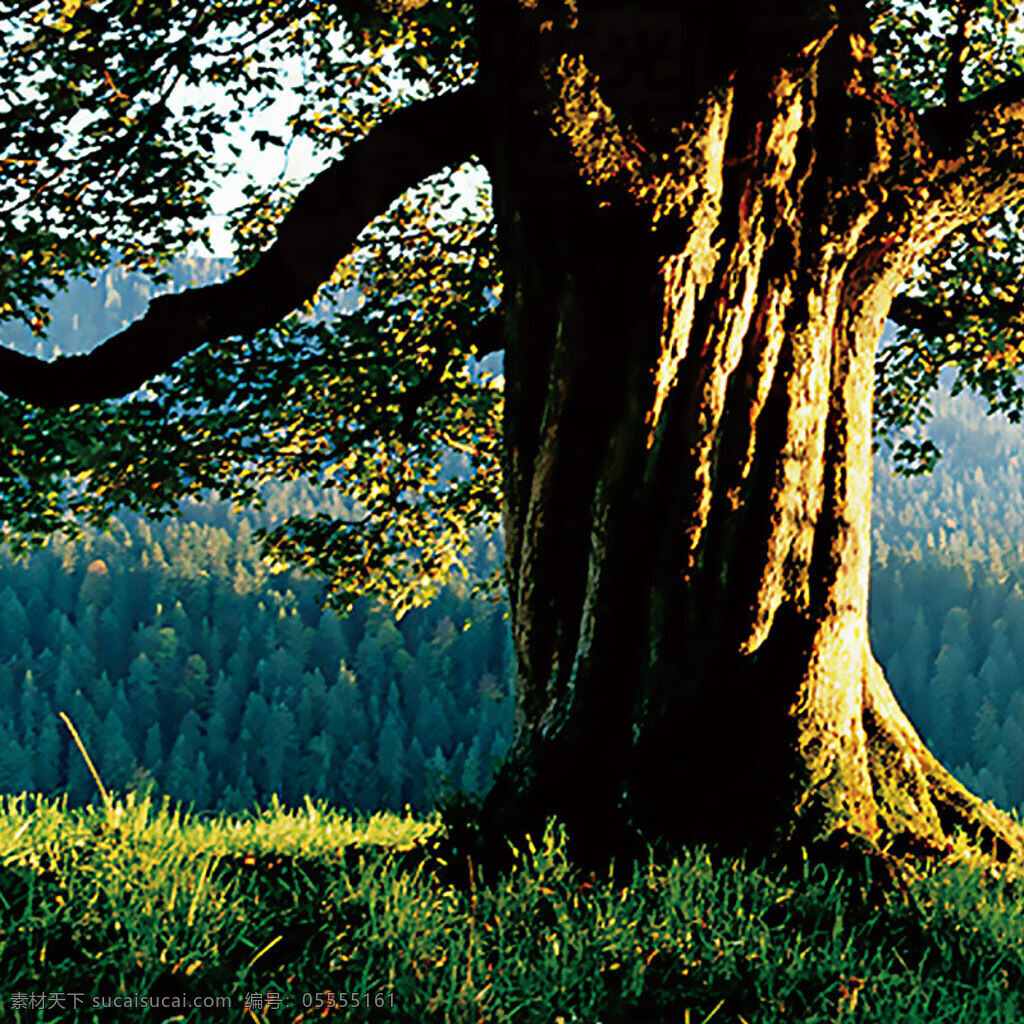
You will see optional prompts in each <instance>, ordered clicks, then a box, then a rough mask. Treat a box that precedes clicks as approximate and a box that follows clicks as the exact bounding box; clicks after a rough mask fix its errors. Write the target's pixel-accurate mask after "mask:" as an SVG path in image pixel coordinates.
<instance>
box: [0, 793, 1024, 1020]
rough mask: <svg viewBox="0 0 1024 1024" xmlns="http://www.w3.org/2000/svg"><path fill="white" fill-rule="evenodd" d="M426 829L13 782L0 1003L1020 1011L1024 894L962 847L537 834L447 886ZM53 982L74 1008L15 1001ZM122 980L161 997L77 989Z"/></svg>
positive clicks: (314, 810) (566, 1016) (0, 936)
mask: <svg viewBox="0 0 1024 1024" xmlns="http://www.w3.org/2000/svg"><path fill="white" fill-rule="evenodd" d="M442 831H443V830H442V827H441V824H440V822H438V821H436V820H434V821H421V820H417V819H414V818H412V817H409V816H405V817H401V816H394V815H385V814H382V815H375V816H373V817H371V818H368V819H358V818H352V817H350V816H348V815H346V814H344V813H342V812H339V811H337V810H334V809H331V808H329V807H326V806H324V805H322V804H321V805H317V804H312V803H307V804H306V806H304V807H302V808H299V809H287V808H284V807H281V806H279V805H273V806H271V807H270V808H268V809H267V810H265V811H262V812H256V813H253V814H251V815H243V816H234V817H229V816H210V815H203V816H197V815H192V814H189V813H186V812H184V811H182V810H181V809H179V808H175V807H173V806H171V805H169V804H168V803H166V802H163V803H153V802H151V801H150V800H149V799H147V798H142V797H138V796H136V795H134V794H128V795H127V796H121V797H118V796H115V797H113V798H112V799H111V802H110V804H109V806H99V807H92V808H83V809H77V810H73V809H69V808H67V806H66V805H65V804H64V803H63V802H61V801H54V800H45V799H36V798H27V797H14V798H8V799H6V800H4V801H2V802H0V865H2V867H0V995H2V997H3V1008H2V1010H0V1020H5V1021H6V1020H11V1021H30V1020H31V1021H37V1020H46V1021H60V1020H67V1021H76V1022H86V1021H94V1020H95V1021H100V1020H113V1019H117V1020H129V1021H135V1020H140V1021H166V1020H182V1021H230V1020H249V1021H275V1022H276V1021H290V1022H295V1021H312V1020H318V1019H321V1018H323V1017H325V1016H326V1018H327V1019H330V1020H351V1021H366V1020H388V1021H410V1022H411V1021H416V1022H429V1021H438V1022H440V1021H452V1022H456V1021H458V1022H464V1021H465V1022H469V1021H474V1022H476V1021H484V1022H488V1024H489V1022H492V1021H493V1022H506V1021H507V1022H513V1021H524V1022H533V1021H537V1022H545V1024H556V1022H557V1021H559V1020H562V1021H563V1022H565V1024H568V1022H570V1021H576V1022H587V1024H595V1022H599V1021H600V1022H602V1024H615V1022H622V1021H627V1020H628V1021H631V1022H638V1024H639V1022H647V1021H650V1022H656V1021H664V1022H668V1021H672V1022H674V1024H675V1022H679V1024H725V1022H735V1024H739V1022H741V1021H746V1022H747V1024H773V1022H794V1024H796V1022H800V1024H833V1022H844V1024H845V1022H854V1021H856V1022H874V1021H878V1022H879V1024H881V1022H883V1021H885V1022H891V1021H900V1022H920V1024H937V1022H944V1021H949V1022H954V1021H962V1022H964V1024H979V1022H985V1024H990V1022H993V1024H998V1022H1007V1024H1009V1022H1011V1021H1013V1022H1019V1021H1020V1020H1024V1002H1022V999H1021V997H1020V995H1019V994H1018V993H1019V991H1020V989H1021V983H1022V979H1024V897H1022V896H1021V894H1020V893H1019V892H1018V890H1017V889H1016V888H1015V885H1014V883H1012V882H1008V881H1006V880H1004V879H1002V878H999V877H994V876H993V875H992V873H991V871H990V870H988V869H987V868H986V867H984V866H983V865H980V864H979V865H975V866H970V865H963V864H961V865H937V866H935V867H932V868H930V869H928V870H926V871H924V872H923V874H922V877H921V878H920V879H919V880H918V881H917V882H915V883H913V885H911V886H910V888H909V890H908V891H906V892H900V891H898V890H897V889H896V888H893V887H890V888H888V889H886V888H884V887H882V888H879V887H878V886H873V885H868V884H866V883H865V882H864V879H861V880H860V882H858V883H856V884H855V883H854V882H853V881H851V880H850V879H849V878H847V877H846V876H844V875H842V874H840V873H839V872H838V871H836V870H830V869H826V868H825V867H823V866H821V865H814V864H813V863H811V862H806V863H805V864H804V865H803V866H802V867H798V868H796V869H791V870H789V871H787V872H780V871H779V870H776V869H767V868H763V867H760V866H756V865H755V866H750V865H746V864H744V863H743V862H742V861H740V860H735V859H723V858H718V857H715V856H713V855H711V854H710V853H708V852H707V851H705V850H685V851H682V852H681V853H680V855H679V856H678V857H677V858H675V859H672V860H668V861H660V860H657V859H655V858H653V857H651V858H648V859H647V860H646V861H643V862H640V863H637V864H630V865H628V866H627V865H619V866H617V867H616V868H614V869H612V870H609V871H608V872H607V873H603V874H601V875H599V876H594V875H590V874H583V873H581V872H579V871H577V870H576V869H575V867H574V866H573V864H572V863H571V861H570V860H569V859H568V857H567V854H566V844H565V840H564V837H563V835H562V833H561V832H560V830H559V829H557V828H551V829H549V830H548V831H547V832H546V834H545V835H544V836H540V837H536V838H535V839H526V840H522V841H519V842H518V843H517V852H516V859H515V865H514V867H513V868H512V870H511V871H510V872H507V873H505V874H502V875H500V876H496V877H488V876H487V875H486V874H484V875H482V876H481V873H480V872H479V871H476V872H474V874H473V882H472V884H471V885H469V884H462V885H461V886H456V885H454V884H452V883H451V882H450V881H448V880H446V877H445V873H444V867H443V865H441V864H439V862H438V861H437V860H436V858H435V855H434V854H435V852H436V851H435V850H434V844H435V842H436V840H437V839H438V838H439V836H440V835H441V833H442ZM55 991H64V992H68V993H74V992H77V993H80V994H81V997H82V999H83V1001H84V1005H82V1006H80V1007H79V1008H78V1009H77V1010H71V1009H67V1010H65V1011H61V1010H60V1009H58V1008H52V1009H48V1010H43V1011H40V1010H36V1009H31V1008H29V1007H28V1006H22V1004H23V1003H25V1002H27V999H28V997H29V996H31V995H32V994H36V995H38V994H41V993H53V992H55ZM342 993H346V995H345V997H344V1001H345V1002H348V1003H349V1004H350V1005H348V1006H346V1007H342V1006H340V1005H334V1006H329V1005H328V1004H329V1003H330V1002H332V1001H333V1002H334V1003H335V1004H338V1003H340V1002H341V1001H343V1000H342ZM16 995H20V998H19V999H18V1000H15V996H16ZM124 996H128V997H132V998H135V999H136V1000H137V999H138V997H140V996H146V997H150V998H152V997H161V998H167V999H169V1000H178V1002H177V1003H174V1004H173V1005H172V1004H170V1003H169V1004H168V1006H171V1008H167V1007H161V1008H152V1007H148V1008H147V1007H143V1006H140V1005H136V1006H134V1007H132V1008H130V1009H120V1010H117V1011H113V1010H110V1009H102V1008H101V1009H95V1008H93V1007H92V1005H91V1004H92V1000H93V998H94V997H95V998H97V999H104V1000H109V999H110V998H111V997H124ZM247 996H248V1001H249V1004H250V1006H249V1008H247V1007H246V1005H245V1002H246V997H247ZM356 996H358V999H356V998H355V997H356ZM186 997H187V998H188V999H194V998H206V997H210V998H213V997H220V998H222V999H224V1000H227V1004H226V1005H222V1006H221V1007H220V1008H212V1007H210V1008H203V1009H200V1008H193V1007H190V1006H186V1005H185V1004H184V1003H183V1001H182V1000H183V999H184V998H186ZM278 1001H279V1002H278ZM15 1003H17V1006H18V1007H21V1008H16V1005H15ZM352 1003H357V1005H351V1004H352Z"/></svg>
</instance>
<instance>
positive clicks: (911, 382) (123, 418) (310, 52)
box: [0, 0, 1024, 607]
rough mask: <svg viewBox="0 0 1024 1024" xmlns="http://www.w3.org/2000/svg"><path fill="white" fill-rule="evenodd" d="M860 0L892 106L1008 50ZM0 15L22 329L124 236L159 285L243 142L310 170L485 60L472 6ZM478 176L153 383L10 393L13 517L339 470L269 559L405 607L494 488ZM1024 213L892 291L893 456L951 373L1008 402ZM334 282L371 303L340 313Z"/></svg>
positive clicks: (997, 9)
mask: <svg viewBox="0 0 1024 1024" xmlns="http://www.w3.org/2000/svg"><path fill="white" fill-rule="evenodd" d="M867 13H868V23H867V25H866V30H867V31H868V32H869V34H870V35H871V45H872V46H873V52H874V55H875V71H876V73H877V75H878V76H879V79H880V81H881V83H882V85H883V87H884V88H885V89H886V90H887V91H888V92H889V94H890V95H891V96H892V97H893V98H894V100H895V101H897V102H899V103H901V104H905V105H907V106H910V107H914V108H915V109H924V108H925V107H927V106H930V105H936V104H942V103H944V102H946V103H948V102H954V101H957V100H960V99H963V98H969V97H971V96H973V95H975V94H977V93H978V92H979V91H981V90H983V89H986V88H988V87H990V86H991V85H992V84H993V83H995V82H998V81H1001V80H1005V79H1006V78H1008V77H1010V76H1012V75H1014V74H1017V73H1019V72H1020V71H1021V67H1022V64H1021V53H1020V44H1019V39H1020V36H1019V32H1017V21H1018V20H1019V6H1018V5H1016V4H1013V3H1005V2H1002V0H999V2H992V3H980V2H975V0H955V2H954V0H943V2H942V3H936V4H931V5H928V6H927V7H922V6H921V5H920V4H916V3H911V2H909V0H907V2H904V0H900V2H897V3H874V2H872V3H869V4H868V5H867ZM0 27H2V28H4V30H5V35H6V39H7V42H8V51H9V57H8V59H7V61H6V62H5V66H4V70H3V72H2V81H3V84H4V86H5V94H6V95H8V96H11V97H17V99H16V100H12V101H11V102H10V103H8V105H7V107H6V108H5V110H4V114H3V120H4V126H5V132H4V143H3V149H2V151H0V160H3V162H4V164H5V166H9V167H10V168H12V169H13V170H14V173H13V174H12V175H9V176H8V177H7V178H5V179H4V182H3V185H2V187H0V211H2V212H3V216H2V217H0V242H2V245H0V251H3V252H6V253H7V254H8V255H7V257H6V258H5V260H4V261H3V263H2V265H0V282H2V283H0V289H2V290H0V318H9V319H12V320H17V321H20V322H22V323H24V324H29V325H31V328H32V330H33V331H34V332H35V335H36V336H38V337H43V335H44V334H45V333H46V327H47V323H48V321H49V317H50V312H49V309H50V307H49V305H48V303H47V299H48V297H50V296H51V295H52V293H53V292H54V290H55V289H59V288H62V287H64V286H65V285H66V284H67V283H68V282H69V281H72V280H74V279H75V278H77V277H82V276H84V277H85V278H87V279H95V278H96V277H97V276H98V275H99V274H100V273H101V272H103V268H104V267H106V265H107V264H108V263H109V262H110V260H111V259H112V258H114V254H115V253H116V254H119V255H118V256H117V257H116V258H117V259H118V260H119V261H120V262H121V263H122V264H123V265H124V266H126V267H128V268H134V269H137V270H139V271H142V272H144V273H145V274H147V275H149V276H150V277H151V278H152V279H153V280H154V281H155V282H158V283H159V282H166V281H167V280H168V278H169V277H170V276H171V274H172V271H171V268H170V264H169V261H170V260H171V259H172V258H173V257H176V256H180V255H181V254H182V253H183V252H184V251H185V249H186V247H187V246H189V245H191V244H192V243H194V242H195V241H196V240H199V239H202V238H203V237H205V236H206V234H207V232H208V223H209V222H208V220H207V219H206V218H207V214H208V213H209V209H210V201H211V196H212V195H213V191H214V186H215V183H217V182H218V181H219V180H222V179H224V178H228V177H230V176H232V175H236V176H238V175H241V174H243V171H242V170H241V168H242V166H243V165H244V164H245V162H246V158H247V156H248V155H249V154H251V153H252V152H255V148H256V147H258V148H259V152H260V153H263V154H265V156H266V159H277V158H278V157H280V158H281V160H282V162H283V161H284V160H285V158H286V157H287V155H288V154H289V152H290V151H291V150H292V148H293V147H297V148H303V147H304V148H305V150H306V151H308V153H309V154H310V156H311V159H312V160H313V161H314V163H315V162H316V161H320V163H321V164H322V163H324V162H327V161H329V160H332V159H335V158H337V157H338V156H340V155H343V154H344V152H345V148H346V146H348V145H349V144H350V143H351V142H352V141H353V140H355V139H358V138H360V137H362V136H364V135H365V134H366V132H367V131H368V130H369V129H370V128H371V127H372V126H373V125H374V124H378V123H380V122H381V121H382V120H384V119H386V118H387V117H388V115H389V114H391V113H393V112H394V111H395V110H397V109H399V108H400V107H401V106H403V105H405V104H407V103H408V102H409V101H410V99H412V98H416V97H424V96H427V95H432V94H433V95H436V94H440V93H444V92H445V91H449V90H451V89H454V88H457V87H458V86H459V85H462V84H464V83H466V82H468V81H470V80H471V79H472V78H473V76H474V74H475V67H476V65H475V60H476V54H475V41H474V37H473V28H474V18H473V5H472V3H470V2H468V0H463V2H458V3H450V2H446V3H441V2H439V0H432V2H427V3H402V2H396V3H383V4H375V3H371V2H359V3H352V4H350V5H346V6H345V10H344V13H339V10H338V8H337V7H336V6H334V5H328V6H325V5H323V4H320V3H317V2H313V0H276V2H274V3H272V4H263V5H255V6H254V5H252V4H245V3H240V2H236V0H228V2H223V3H218V4H215V5H210V4H205V3H199V2H194V0H189V2H184V3H177V4H171V5H167V4H160V5H156V6H153V5H149V6H148V7H145V8H143V7H142V6H140V5H138V4H131V3H120V2H109V3H104V4H94V3H79V2H77V0H76V2H65V0H37V2H30V3H27V4H21V3H13V2H11V3H6V4H0ZM268 125H270V127H268ZM249 179H250V180H249V181H248V182H247V183H246V184H245V187H244V196H245V199H244V201H243V203H242V204H241V206H240V207H239V208H238V209H237V210H235V211H234V213H233V214H232V216H231V225H232V230H233V236H234V244H235V256H236V261H237V266H239V267H244V266H246V265H247V264H248V263H250V262H251V261H252V260H253V259H254V257H255V256H256V254H257V253H258V252H259V251H260V250H261V249H262V248H264V247H265V246H266V244H267V243H268V241H269V240H270V239H272V238H273V236H274V232H275V230H276V227H277V225H278V224H279V223H280V219H281V217H282V215H283V214H284V212H285V211H286V210H287V209H288V208H289V206H290V205H291V203H292V201H293V198H294V196H295V194H296V191H297V189H298V186H299V185H300V184H301V183H299V182H293V181H289V180H284V179H283V178H282V179H280V180H274V181H265V180H256V179H254V178H252V176H251V174H250V175H249ZM483 181H484V175H483V172H482V170H480V169H479V168H477V169H474V170H472V171H471V172H470V176H469V177H467V172H466V169H465V168H463V169H457V168H452V169H451V170H450V171H449V172H447V173H445V174H442V175H440V176H438V177H436V178H435V179H432V180H431V181H428V182H425V183H424V184H423V185H422V186H421V187H420V188H419V189H418V190H416V191H415V192H413V193H410V194H408V195H406V196H404V197H402V198H400V199H399V200H397V201H396V203H395V204H394V206H393V207H392V208H391V210H390V211H389V212H388V214H387V215H386V216H385V217H384V218H382V219H381V220H379V221H378V222H376V223H375V224H373V225H371V226H370V227H369V228H368V230H367V232H366V233H365V235H364V236H363V238H362V240H361V248H360V250H359V251H358V252H357V253H356V254H354V255H353V256H352V257H351V258H350V259H349V260H347V261H346V262H345V264H343V265H342V266H341V267H340V268H339V271H338V273H337V275H336V278H335V280H334V281H333V283H331V284H329V285H328V286H326V287H325V288H324V289H323V291H322V292H321V294H320V296H319V298H318V303H317V305H316V307H315V309H310V310H305V311H297V312H296V313H295V314H294V315H293V316H291V317H289V318H288V319H287V320H286V321H285V322H283V323H282V324H280V325H278V326H277V327H276V328H274V329H273V330H269V331H265V332H261V333H260V334H258V335H257V336H255V337H251V338H244V339H226V340H225V341H222V342H219V343H216V344H211V345H209V346H207V347H206V348H205V349H204V350H203V351H201V352H198V353H196V354H195V355H193V356H191V357H189V358H188V359H186V360H184V361H183V362H181V363H180V364H179V365H178V366H176V367H175V369H174V372H173V373H171V374H169V375H168V376H167V378H166V379H163V380H158V381H156V382H154V383H153V385H152V387H151V388H150V389H149V390H148V391H146V392H143V393H140V394H137V395H134V396H132V397H131V398H129V399H127V400H125V401H122V402H115V403H106V404H100V405H96V406H90V407H87V408H79V409H75V410H73V411H70V412H57V413H53V412H50V413H45V412H42V411H40V410H38V409H31V408H28V407H25V406H24V405H22V404H21V403H18V402H13V401H10V400H3V401H2V402H0V432H2V435H3V436H4V437H5V438H6V439H8V441H7V450H6V452H5V458H4V459H3V460H0V494H2V495H3V503H2V506H0V519H2V520H3V521H4V522H5V523H6V524H7V525H6V527H5V529H6V530H7V531H8V533H9V534H10V535H12V536H13V535H16V536H18V537H19V538H22V539H27V540H28V541H29V542H39V541H40V539H41V538H42V537H44V536H45V535H47V534H48V533H50V532H52V531H53V530H55V529H58V528H60V529H65V530H70V529H73V528H74V524H75V523H76V522H77V521H78V520H83V519H84V520H87V521H90V522H95V523H100V522H103V521H105V519H106V518H107V517H108V516H109V515H110V514H111V513H112V512H113V511H115V510H116V509H117V508H118V507H119V506H121V505H127V506H129V507H131V508H134V509H137V510H139V511H143V512H146V513H148V514H168V513H171V512H173V510H174V509H175V507H176V502H177V501H178V499H179V498H181V497H182V496H184V495H194V494H198V493H200V492H201V491H202V490H203V489H205V488H210V487H213V488H216V489H219V490H220V492H221V493H222V494H223V495H224V496H225V497H229V498H232V499H234V500H236V501H238V502H241V503H252V502H258V500H259V493H260V492H259V486H260V484H261V482H264V481H266V480H267V479H269V478H282V477H283V478H287V479H295V478H299V477H304V478H307V479H311V480H314V481H316V482H318V483H321V484H330V483H331V482H332V480H334V479H335V478H336V472H337V468H338V467H344V468H345V482H346V487H347V488H348V489H349V492H350V494H351V495H352V497H353V498H354V499H355V500H356V501H357V508H358V512H357V513H356V514H355V515H354V516H352V517H343V518H341V519H336V518H328V517H324V516H314V517H312V518H303V517H295V518H294V519H292V520H290V521H287V522H284V523H281V524H279V525H278V526H277V527H276V528H275V530H274V531H273V532H272V533H271V534H269V535H268V537H267V538H266V550H267V552H268V554H269V555H270V556H271V557H272V558H276V559H279V560H287V561H290V562H293V563H297V564H300V565H303V566H305V567H306V568H308V569H312V570H316V571H318V572H322V573H324V574H326V576H327V578H328V579H330V580H331V581H332V583H331V590H330V597H331V600H332V601H334V602H335V603H337V604H338V605H341V606H343V605H345V604H347V603H349V602H350V601H351V600H352V598H353V596H354V595H355V594H357V593H360V592H363V591H366V590H373V591H375V592H378V593H383V594H386V595H387V596H389V597H390V598H391V599H392V600H393V601H395V602H396V603H397V604H398V605H399V606H400V607H408V606H411V605H412V604H414V603H416V602H417V601H419V602H422V601H425V600H428V599H429V598H430V597H431V596H432V595H434V594H436V593H437V591H438V588H439V587H440V586H441V585H442V584H443V582H444V581H445V579H447V578H448V577H449V576H450V575H451V574H453V573H455V574H458V573H460V572H463V571H464V568H465V565H464V562H465V554H466V552H467V550H468V547H467V545H468V543H469V540H468V539H469V536H470V534H471V532H472V530H473V528H474V527H475V526H479V525H486V526H487V528H489V529H493V527H494V525H495V524H496V521H497V509H498V506H499V490H500V481H499V473H498V458H497V447H498V443H499V441H498V439H499V433H500V431H499V423H500V415H501V401H500V393H499V390H498V387H497V383H496V382H493V381H492V382H489V381H487V380H486V379H484V378H483V377H482V376H481V375H480V374H479V372H477V371H476V369H475V363H474V362H473V359H472V357H473V354H474V345H475V344H476V342H477V339H476V334H477V332H478V330H479V327H480V323H481V318H482V316H483V315H484V313H485V311H486V310H487V309H488V308H490V307H492V306H493V305H494V304H495V302H496V301H497V300H498V298H499V297H500V281H499V278H498V273H497V266H498V262H499V256H498V254H497V253H496V252H495V251H494V238H493V234H492V230H491V227H490V226H489V225H490V218H491V211H490V206H489V198H488V196H487V190H486V186H485V185H484V184H482V183H483ZM473 188H475V189H476V190H477V194H476V196H475V198H473V199H472V200H471V201H470V202H468V203H467V202H465V201H464V200H463V199H462V198H460V196H462V195H464V194H465V193H466V192H467V191H471V190H472V189H473ZM1019 216H1020V214H1019V211H1017V210H1015V209H1007V210H1004V211H1001V212H1000V213H999V214H998V215H996V216H995V217H993V218H991V219H990V221H989V222H988V223H987V224H983V225H980V226H976V227H972V228H969V229H965V230H963V231H961V232H958V233H956V234H954V235H953V236H951V237H950V238H949V239H947V240H946V241H945V242H944V243H943V244H942V246H940V248H939V249H938V250H936V251H935V252H934V253H932V254H931V255H930V256H929V257H928V258H927V259H926V260H925V261H924V262H923V263H922V265H921V267H920V268H919V270H918V274H917V276H916V278H915V280H914V281H913V282H912V283H911V285H910V288H909V290H908V291H907V295H906V298H907V300H908V301H907V303H906V304H905V305H906V306H907V307H908V308H904V309H903V315H901V316H900V317H899V328H898V335H897V339H896V342H895V344H892V345H889V346H888V347H887V348H885V349H884V351H883V352H882V353H881V356H880V359H879V374H878V401H877V404H876V415H877V423H878V428H879V432H880V435H881V436H882V437H883V438H885V439H887V440H888V441H889V442H890V443H891V444H892V445H893V446H894V447H895V449H896V457H897V463H898V464H899V466H900V468H901V469H902V470H903V471H906V472H915V471H919V470H922V469H929V468H931V467H932V466H933V465H934V463H935V460H936V458H937V456H938V451H937V449H935V448H934V446H932V445H931V444H930V442H928V441H927V440H922V437H921V436H920V435H919V434H914V433H913V432H911V433H907V432H906V431H905V430H903V428H906V427H907V426H914V425H919V424H920V422H921V421H922V420H923V419H926V418H927V415H928V414H929V411H930V398H931V396H932V395H933V394H934V392H935V389H936V387H937V384H938V379H939V373H940V371H941V370H942V369H943V367H949V366H952V367H955V368H956V369H957V383H956V387H957V388H960V387H966V388H972V389H975V390H978V391H980V392H981V393H982V394H983V395H985V397H986V398H987V399H988V400H989V402H990V404H991V406H992V408H998V409H1005V410H1008V411H1010V412H1011V413H1013V414H1014V415H1018V414H1019V411H1020V409H1021V407H1022V402H1024V392H1022V390H1021V388H1020V386H1019V384H1018V383H1017V379H1016V367H1017V364H1018V362H1019V360H1020V352H1021V350H1022V342H1021V338H1022V337H1024V335H1022V334H1021V324H1020V322H1019V321H1020V317H1019V315H1018V313H1017V310H1019V309H1020V308H1021V307H1022V303H1021V302H1020V299H1019V295H1018V287H1019V285H1018V283H1017V282H1019V281H1020V280H1022V274H1021V272H1020V271H1021V270H1022V269H1024V268H1022V266H1021V262H1020V258H1019V255H1020V254H1019V251H1018V250H1019V237H1020V232H1019V225H1018V219H1019ZM351 287H358V288H360V289H361V290H362V292H363V300H362V301H361V303H360V305H359V307H358V308H357V309H351V308H345V307H344V306H342V307H341V308H340V309H339V306H338V297H339V295H340V294H350V293H349V292H348V291H347V290H346V289H348V288H351ZM52 342H56V343H57V344H60V343H61V337H60V336H54V335H53V334H52V333H51V334H50V336H49V342H48V344H50V343H52ZM44 351H52V348H46V347H44ZM901 431H902V432H901ZM452 449H455V450H459V451H463V452H465V453H467V454H468V456H469V463H468V465H467V469H466V475H464V476H460V477H458V478H454V477H451V476H450V475H446V474H445V471H444V455H445V453H449V452H450V451H451V450H452Z"/></svg>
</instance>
